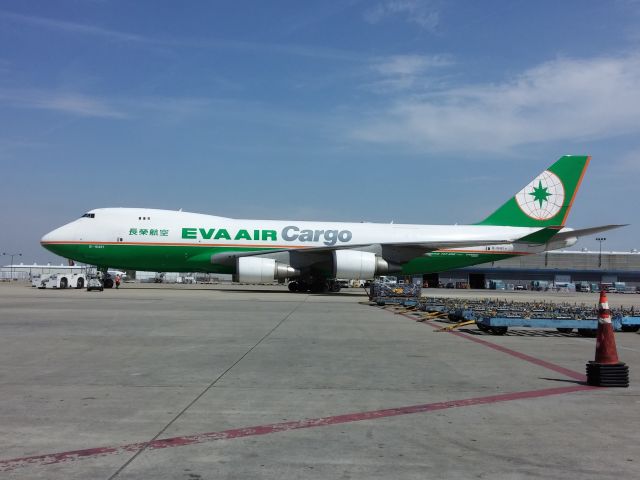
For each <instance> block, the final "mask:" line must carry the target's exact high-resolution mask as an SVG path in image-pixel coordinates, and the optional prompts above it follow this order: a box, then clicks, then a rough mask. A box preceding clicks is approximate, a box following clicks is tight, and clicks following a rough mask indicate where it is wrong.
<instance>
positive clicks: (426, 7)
mask: <svg viewBox="0 0 640 480" xmlns="http://www.w3.org/2000/svg"><path fill="white" fill-rule="evenodd" d="M393 16H400V17H402V18H403V19H404V20H405V21H407V22H409V23H415V24H416V25H418V26H420V27H421V28H424V29H425V30H429V31H431V32H433V31H435V29H436V28H437V26H438V24H439V23H440V13H439V12H438V10H437V9H436V8H434V6H433V2H431V1H429V0H387V1H384V2H381V3H378V4H377V5H375V6H374V7H372V8H370V9H368V10H366V11H365V12H364V19H365V20H366V21H367V22H369V23H372V24H376V23H380V22H382V21H383V20H385V19H387V18H389V17H393Z"/></svg>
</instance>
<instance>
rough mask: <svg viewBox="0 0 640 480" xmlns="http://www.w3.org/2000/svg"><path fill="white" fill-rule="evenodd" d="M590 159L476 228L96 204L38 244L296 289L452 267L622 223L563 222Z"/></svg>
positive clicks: (546, 177) (103, 264)
mask: <svg viewBox="0 0 640 480" xmlns="http://www.w3.org/2000/svg"><path fill="white" fill-rule="evenodd" d="M590 160H591V157H590V156H586V155H574V156H572V155H566V156H563V157H561V158H560V159H559V160H558V161H557V162H555V163H554V164H553V165H552V166H550V167H549V168H548V169H547V170H545V171H544V172H542V173H541V174H539V175H538V176H536V177H535V178H534V179H533V180H531V181H530V182H529V183H528V184H527V185H526V186H525V187H524V188H522V189H521V190H520V191H519V192H518V193H516V194H515V195H514V196H512V197H511V198H509V200H507V202H505V203H504V204H503V205H502V206H501V207H500V208H498V209H497V210H496V211H495V212H493V213H492V214H491V215H489V216H488V217H486V218H485V219H484V220H481V221H480V222H477V223H475V224H472V225H417V224H394V223H392V224H381V223H346V222H313V221H292V220H243V219H233V218H227V217H219V216H213V215H204V214H199V213H189V212H183V211H172V210H158V209H149V208H98V209H95V210H90V211H89V212H87V213H85V214H84V215H82V217H80V218H79V219H77V220H74V221H72V222H71V223H68V224H66V225H64V226H62V227H60V228H57V229H55V230H53V231H52V232H49V233H47V234H46V235H44V236H43V237H42V239H41V241H40V243H41V244H42V246H43V247H44V248H46V249H48V250H50V251H51V252H53V253H55V254H57V255H60V256H62V257H65V258H68V259H73V260H77V261H79V262H83V263H87V264H91V265H96V266H97V267H98V268H99V269H101V270H107V269H108V268H119V269H122V270H145V271H159V272H210V273H226V274H233V279H234V281H239V282H242V283H270V282H273V281H276V280H277V281H280V282H284V281H287V280H288V281H289V283H288V287H289V290H290V291H293V292H296V291H312V292H322V291H326V290H327V289H334V291H336V290H337V288H339V287H337V288H336V285H337V282H335V281H334V279H336V278H340V279H346V280H351V279H353V280H369V279H373V278H374V277H375V276H377V275H387V274H400V275H414V274H425V273H434V272H440V271H447V270H451V269H456V268H461V267H465V266H470V265H476V264H480V263H486V262H494V261H498V260H502V259H505V258H510V257H514V256H519V255H532V254H536V253H540V252H545V251H548V250H555V249H562V248H566V247H569V246H571V245H573V244H575V243H576V242H577V240H578V238H579V237H582V236H586V235H593V234H596V233H599V232H603V231H605V230H610V229H613V228H618V227H621V226H624V225H604V226H599V227H592V228H585V229H580V230H574V229H571V228H568V227H565V223H566V220H567V216H568V215H569V211H570V210H571V207H572V206H573V202H574V200H575V197H576V193H577V192H578V189H579V187H580V183H581V182H582V178H583V176H584V173H585V171H586V169H587V167H588V165H589V162H590Z"/></svg>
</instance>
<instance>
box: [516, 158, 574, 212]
mask: <svg viewBox="0 0 640 480" xmlns="http://www.w3.org/2000/svg"><path fill="white" fill-rule="evenodd" d="M515 198H516V202H517V203H518V206H519V207H520V209H521V210H522V212H523V213H524V214H525V215H527V216H528V217H530V218H533V219H535V220H548V219H550V218H553V217H555V216H556V215H557V214H558V212H559V211H560V209H561V208H562V205H563V202H564V186H563V185H562V181H561V180H560V178H559V177H558V176H557V175H556V174H555V173H552V172H550V171H549V170H545V171H544V172H542V173H541V174H540V175H538V176H537V177H536V178H535V179H533V181H532V182H531V183H529V184H528V185H527V186H526V187H524V188H523V189H522V190H520V191H519V192H518V193H516V197H515Z"/></svg>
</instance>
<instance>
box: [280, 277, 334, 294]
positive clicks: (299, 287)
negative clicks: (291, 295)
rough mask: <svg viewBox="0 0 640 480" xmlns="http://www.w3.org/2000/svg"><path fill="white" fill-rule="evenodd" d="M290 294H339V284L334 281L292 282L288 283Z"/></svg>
mask: <svg viewBox="0 0 640 480" xmlns="http://www.w3.org/2000/svg"><path fill="white" fill-rule="evenodd" d="M288 287H289V291H290V292H311V293H325V292H339V291H340V284H339V283H338V282H336V281H335V280H324V279H322V280H314V281H310V282H309V281H305V280H294V281H292V282H289V285H288Z"/></svg>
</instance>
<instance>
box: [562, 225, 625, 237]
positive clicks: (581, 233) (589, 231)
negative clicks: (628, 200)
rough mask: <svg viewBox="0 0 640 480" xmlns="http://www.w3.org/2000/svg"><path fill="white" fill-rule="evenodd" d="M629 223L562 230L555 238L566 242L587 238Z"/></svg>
mask: <svg viewBox="0 0 640 480" xmlns="http://www.w3.org/2000/svg"><path fill="white" fill-rule="evenodd" d="M627 225H628V223H625V224H622V225H602V226H600V227H590V228H581V229H578V230H568V229H566V230H562V231H560V232H559V233H558V234H556V236H555V237H553V239H554V240H556V239H558V240H564V239H567V238H572V237H587V236H589V235H595V234H596V233H600V232H606V231H607V230H613V229H614V228H620V227H626V226H627Z"/></svg>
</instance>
